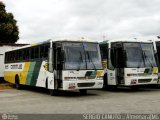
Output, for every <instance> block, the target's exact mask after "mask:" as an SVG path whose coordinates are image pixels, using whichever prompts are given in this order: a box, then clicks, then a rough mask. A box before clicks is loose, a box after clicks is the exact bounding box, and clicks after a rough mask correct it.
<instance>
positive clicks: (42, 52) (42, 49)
mask: <svg viewBox="0 0 160 120" xmlns="http://www.w3.org/2000/svg"><path fill="white" fill-rule="evenodd" d="M40 58H44V45H42V46H40Z"/></svg>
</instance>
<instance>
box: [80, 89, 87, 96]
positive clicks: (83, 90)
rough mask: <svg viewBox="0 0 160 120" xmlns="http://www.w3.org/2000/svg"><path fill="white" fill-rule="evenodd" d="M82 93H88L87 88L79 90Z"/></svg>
mask: <svg viewBox="0 0 160 120" xmlns="http://www.w3.org/2000/svg"><path fill="white" fill-rule="evenodd" d="M79 92H80V94H81V95H86V94H87V89H80V90H79Z"/></svg>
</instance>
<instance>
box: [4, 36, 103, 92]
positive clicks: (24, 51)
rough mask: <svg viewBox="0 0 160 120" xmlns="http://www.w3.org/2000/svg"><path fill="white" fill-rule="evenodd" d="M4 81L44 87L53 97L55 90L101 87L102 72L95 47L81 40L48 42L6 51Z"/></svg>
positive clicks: (84, 89) (83, 89)
mask: <svg viewBox="0 0 160 120" xmlns="http://www.w3.org/2000/svg"><path fill="white" fill-rule="evenodd" d="M4 78H5V80H6V81H8V82H10V83H13V84H15V86H16V87H17V88H18V89H19V88H20V87H21V85H30V86H37V87H44V88H47V89H49V90H50V94H51V95H54V94H55V93H56V91H57V90H80V93H82V94H85V93H86V92H87V89H96V88H102V87H103V69H102V65H101V56H100V49H99V44H98V43H97V42H91V41H90V40H88V39H85V38H76V39H75V38H74V39H71V38H64V39H63V38H61V39H51V40H48V41H45V42H43V43H39V44H34V45H29V46H25V47H22V48H20V49H15V50H11V51H7V52H6V53H5V72H4Z"/></svg>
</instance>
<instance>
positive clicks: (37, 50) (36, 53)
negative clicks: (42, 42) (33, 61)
mask: <svg viewBox="0 0 160 120" xmlns="http://www.w3.org/2000/svg"><path fill="white" fill-rule="evenodd" d="M35 58H39V47H36V48H35Z"/></svg>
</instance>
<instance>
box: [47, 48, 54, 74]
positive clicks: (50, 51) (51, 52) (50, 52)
mask: <svg viewBox="0 0 160 120" xmlns="http://www.w3.org/2000/svg"><path fill="white" fill-rule="evenodd" d="M48 58H49V60H48V62H49V66H48V71H49V72H53V48H49V57H48Z"/></svg>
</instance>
